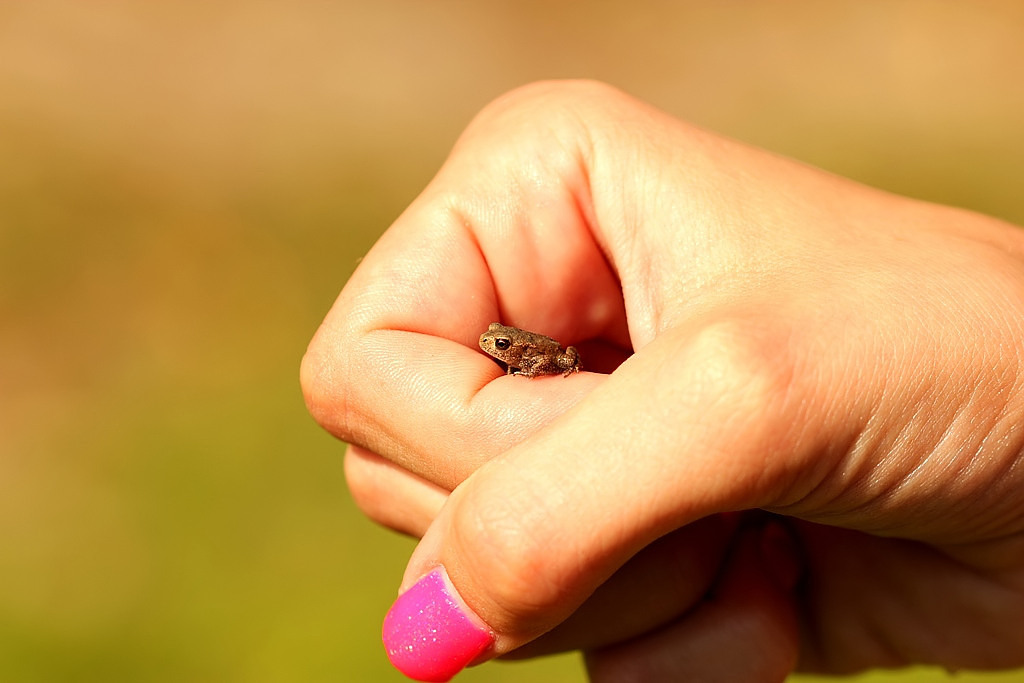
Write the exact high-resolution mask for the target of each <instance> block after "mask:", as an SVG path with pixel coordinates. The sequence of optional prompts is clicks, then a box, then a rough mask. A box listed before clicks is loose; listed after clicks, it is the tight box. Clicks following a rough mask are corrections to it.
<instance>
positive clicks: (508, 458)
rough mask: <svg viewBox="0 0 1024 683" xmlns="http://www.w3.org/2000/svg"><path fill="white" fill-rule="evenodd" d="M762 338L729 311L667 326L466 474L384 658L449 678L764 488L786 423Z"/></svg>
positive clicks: (391, 624)
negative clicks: (638, 557) (671, 537)
mask: <svg viewBox="0 0 1024 683" xmlns="http://www.w3.org/2000/svg"><path fill="white" fill-rule="evenodd" d="M766 348H771V347H766V346H763V345H762V343H761V342H757V341H754V340H753V339H751V337H750V336H749V335H748V334H747V333H746V331H743V330H739V329H738V328H736V326H734V325H716V326H712V327H707V328H703V329H702V330H701V331H699V332H697V333H695V334H690V335H684V334H681V333H679V334H671V333H667V334H663V335H661V336H659V337H658V338H656V339H655V340H654V341H652V342H651V343H650V344H649V345H647V346H646V347H644V348H643V350H642V351H639V352H637V353H636V354H634V355H633V356H632V357H631V358H630V359H629V360H627V361H626V362H625V363H624V364H623V365H622V366H620V367H619V369H618V370H616V372H615V373H613V374H612V375H611V376H609V378H608V380H607V381H606V382H604V383H603V384H602V385H601V386H599V387H598V388H597V389H595V390H594V391H593V392H591V393H590V394H588V395H587V397H586V398H584V399H583V400H582V401H581V402H580V403H579V404H577V405H576V406H575V407H574V408H573V409H571V410H570V411H568V412H567V413H565V414H564V415H562V416H561V417H560V418H558V419H557V420H556V421H554V422H552V423H551V424H550V425H549V426H548V427H547V428H545V429H544V430H542V431H540V432H538V433H537V434H535V435H534V436H533V437H531V438H530V439H528V440H527V441H524V442H523V443H521V444H520V445H518V446H516V447H515V448H513V449H511V450H509V451H507V452H506V453H505V454H503V455H502V456H500V457H498V458H496V459H494V460H492V461H491V462H489V463H487V464H486V465H484V466H483V467H481V468H480V469H479V470H477V472H475V473H474V474H473V475H471V476H470V477H469V478H468V479H466V480H465V482H463V484H462V485H460V486H459V487H458V488H457V489H456V490H455V491H454V492H453V493H452V495H451V496H450V497H449V500H448V502H447V503H446V505H445V507H444V508H443V509H442V511H441V513H440V514H439V515H438V517H437V518H436V519H435V520H434V522H433V524H432V525H431V527H430V528H429V529H428V531H427V533H426V534H425V536H424V537H423V540H422V541H421V542H420V545H419V546H418V547H417V549H416V551H415V553H414V554H413V557H412V559H411V561H410V563H409V566H408V569H407V571H406V575H405V581H404V583H403V592H402V594H401V595H400V597H399V599H398V600H397V601H396V603H395V605H394V606H393V607H392V609H391V611H390V612H389V614H388V616H387V618H386V619H385V625H384V640H385V645H386V647H387V649H388V653H389V656H390V657H391V660H392V662H393V663H394V664H395V665H396V666H397V667H398V668H399V669H400V670H402V671H403V672H404V673H406V674H407V675H409V676H411V677H413V678H417V679H418V680H424V681H444V680H448V679H449V678H450V677H451V676H453V675H454V674H456V673H457V672H458V671H460V670H461V669H462V668H463V667H464V666H466V665H468V664H469V663H471V662H474V661H479V660H483V659H486V658H490V657H493V656H497V655H501V654H504V653H506V652H509V651H510V650H512V649H515V648H516V647H519V646H520V645H522V644H524V643H526V642H528V641H530V640H532V639H534V638H536V637H538V636H540V635H542V634H543V633H545V632H547V631H548V630H550V629H551V628H553V627H554V626H556V625H558V624H559V623H560V622H561V621H562V620H564V619H565V618H566V617H568V616H569V615H570V614H572V612H573V611H574V610H575V609H576V608H577V607H578V606H579V605H580V604H582V603H583V601H584V600H586V599H587V597H588V596H589V595H590V594H591V593H592V592H593V591H594V590H595V589H596V588H597V587H598V586H599V585H601V584H602V583H603V582H604V581H605V580H606V579H607V578H608V577H610V576H611V575H612V574H613V573H614V572H615V571H616V570H617V569H618V568H619V567H621V566H622V565H623V564H624V563H625V562H626V561H627V560H629V558H630V557H632V556H633V555H634V554H635V553H636V552H637V551H639V550H640V549H642V548H643V547H644V546H646V545H648V544H649V543H651V542H653V541H654V540H656V539H657V538H659V537H660V536H662V535H664V534H665V533H668V532H669V531H671V530H673V529H675V528H678V527H681V526H683V525H685V524H688V523H690V522H693V521H695V520H697V519H700V518H702V517H705V516H707V515H709V514H712V513H716V512H722V511H727V510H737V509H745V508H749V507H760V506H761V505H764V504H766V502H767V501H766V492H768V491H777V490H778V488H779V487H778V482H779V481H780V479H781V478H782V477H783V476H784V473H785V472H787V471H789V468H788V467H787V466H786V464H785V460H786V457H785V456H784V455H783V453H784V452H785V451H786V450H787V445H788V444H790V443H791V442H792V440H793V439H795V437H791V436H790V435H789V434H788V433H787V432H788V431H789V430H791V429H792V424H793V422H792V421H791V420H785V419H783V418H784V415H783V414H782V413H783V412H784V406H785V404H786V401H783V400H780V397H782V396H786V397H787V398H788V397H789V393H788V392H786V391H785V389H786V385H785V383H784V382H783V381H782V379H783V378H782V377H779V376H776V370H775V368H777V367H778V366H777V365H776V363H777V360H778V359H777V357H776V358H773V359H769V358H767V352H766V351H764V349H766ZM609 618H614V615H609Z"/></svg>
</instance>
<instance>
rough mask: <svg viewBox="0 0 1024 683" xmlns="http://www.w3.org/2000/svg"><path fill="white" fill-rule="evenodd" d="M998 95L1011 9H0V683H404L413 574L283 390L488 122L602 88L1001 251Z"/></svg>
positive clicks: (1010, 89) (1016, 112)
mask: <svg viewBox="0 0 1024 683" xmlns="http://www.w3.org/2000/svg"><path fill="white" fill-rule="evenodd" d="M1022 64H1024V6H1022V5H1021V4H1020V3H1016V2H972V3H947V2H912V1H906V0H895V1H891V2H885V3H882V2H859V1H844V2H831V3H819V2H810V1H804V2H773V3H754V2H750V3H744V2H722V3H704V2H677V3H668V2H666V3H657V2H634V3H606V2H599V3H593V4H583V3H562V4H554V3H547V2H539V1H537V2H494V3H471V2H464V3H459V2H451V1H443V0H442V1H440V2H412V1H409V2H398V1H395V0H386V1H384V2H376V3H368V2H367V3H356V2H327V1H326V0H264V1H258V0H249V1H244V2H243V1H237V2H236V1H232V0H210V1H208V2H202V3H198V2H197V3H188V2H180V1H171V0H153V1H147V2H137V1H135V2H133V1H131V0H101V1H97V2H74V1H73V0H6V1H5V2H2V3H0V681H19V682H20V681H25V682H33V681H398V680H402V678H401V677H400V676H399V675H398V674H397V673H395V672H393V671H392V670H391V669H390V667H389V666H388V664H387V662H386V660H385V658H384V655H383V651H382V648H381V646H380V643H379V635H378V633H379V624H380V620H381V618H382V616H383V614H384V612H385V611H386V609H387V607H388V606H389V604H390V602H391V600H392V598H393V597H394V591H395V588H396V587H397V585H398V582H399V578H400V576H401V572H402V569H403V566H404V562H405V559H406V557H407V556H408V553H409V552H410V550H411V548H412V541H411V540H409V539H405V538H402V537H399V536H397V535H394V534H392V533H390V532H387V531H384V530H381V529H378V528H376V527H374V526H373V525H372V524H371V523H370V522H368V521H366V520H365V519H363V518H362V517H361V516H360V514H359V512H358V510H357V509H356V508H355V507H354V506H353V504H352V502H351V500H350V498H349V496H348V494H347V492H346V489H345V484H344V478H343V474H342V459H341V454H342V446H341V444H339V443H337V442H335V441H334V440H332V439H331V438H330V437H329V436H327V435H326V434H325V433H322V432H321V431H320V430H319V429H318V428H317V427H316V426H315V425H314V424H313V422H312V420H311V419H310V418H309V417H308V416H307V415H306V413H305V410H304V407H303V405H302V400H301V397H300V395H299V390H298V384H297V370H298V363H299V359H300V357H301V355H302V352H303V350H304V348H305V344H306V342H307V340H308V339H309V337H310V336H311V335H312V333H313V331H314V329H315V327H316V325H317V324H318V322H319V321H320V319H321V317H322V316H323V314H324V313H325V311H326V310H327V308H328V307H329V305H330V303H331V301H332V299H333V297H334V296H335V295H336V294H337V292H338V291H339V290H340V288H341V286H342V285H343V284H344V282H345V280H346V278H347V277H348V275H349V274H350V273H351V271H352V269H353V268H354V266H355V264H356V262H357V260H358V258H359V256H360V255H361V254H363V253H364V252H365V251H366V250H367V249H368V248H369V246H370V245H371V244H372V243H373V241H374V239H375V238H376V237H377V236H378V235H379V234H380V233H381V232H382V231H383V230H384V229H385V228H386V226H387V225H388V224H389V222H390V221H391V220H392V219H393V218H394V217H395V216H396V215H397V214H398V213H399V212H400V211H401V210H402V208H403V207H404V206H405V205H406V204H407V203H408V202H409V201H410V200H411V199H412V197H414V196H415V194H416V193H417V192H418V191H419V189H420V188H422V186H423V185H424V184H425V183H426V182H427V181H428V179H429V178H430V176H431V175H432V173H433V172H434V171H435V170H436V168H437V167H438V166H439V164H440V163H441V162H442V161H443V159H444V156H445V154H446V152H447V150H448V148H449V147H450V146H451V144H452V142H453V141H454V139H455V137H456V135H457V134H458V132H459V131H460V130H461V128H462V127H463V126H464V125H465V124H466V122H467V121H468V119H469V118H470V117H471V116H472V115H473V113H474V112H475V111H477V110H478V109H479V108H480V107H481V106H482V105H484V104H485V103H486V102H487V101H488V100H490V99H491V98H493V97H495V96H497V95H498V94H500V93H502V92H504V91H506V90H508V89H510V88H512V87H514V86H516V85H519V84H522V83H525V82H528V81H531V80H536V79H540V78H550V77H579V76H585V77H592V78H599V79H602V80H606V81H609V82H611V83H613V84H616V85H618V86H620V87H622V88H624V89H626V90H628V91H630V92H632V93H634V94H636V95H638V96H640V97H642V98H645V99H647V100H649V101H651V102H653V103H655V104H656V105H658V106H660V107H662V108H664V109H666V110H668V111H670V112H672V113H674V114H676V115H678V116H681V117H684V118H687V119H690V120H692V121H695V122H696V123H699V124H701V125H704V126H707V127H709V128H712V129H715V130H718V131H720V132H723V133H726V134H729V135H732V136H735V137H738V138H740V139H744V140H747V141H750V142H753V143H755V144H759V145H762V146H765V147H768V148H771V149H774V150H777V151H779V152H781V153H784V154H789V155H792V156H795V157H797V158H800V159H803V160H805V161H807V162H809V163H813V164H816V165H820V166H823V167H825V168H828V169H830V170H832V171H835V172H837V173H840V174H844V175H850V176H853V177H855V178H858V179H860V180H863V181H865V182H868V183H871V184H874V185H879V186H882V187H885V188H888V189H891V190H893V191H895V192H900V193H905V194H910V195H914V196H918V197H923V198H926V199H931V200H935V201H941V202H945V203H951V204H957V205H961V206H966V207H969V208H973V209H976V210H979V211H983V212H986V213H991V214H995V215H998V216H1001V217H1004V218H1007V219H1009V220H1011V221H1015V222H1018V223H1022V222H1024V201H1022V193H1021V184H1020V179H1021V178H1024V126H1022V125H1021V122H1022V121H1024V88H1022V87H1021V82H1022V81H1021V66H1022ZM1008 627H1017V628H1024V624H1018V625H1010V626H1008ZM460 680H465V681H537V682H542V683H543V682H545V681H569V682H573V681H582V680H583V673H582V668H581V666H580V663H579V660H578V658H577V657H575V656H572V655H570V656H564V657H558V658H552V659H548V660H543V661H540V662H532V663H515V664H503V663H498V664H488V665H486V666H483V667H480V668H477V669H474V670H472V671H470V672H467V673H466V674H464V675H463V677H462V678H461V679H460ZM800 680H812V679H809V678H801V679H800ZM864 680H873V681H939V680H946V675H945V674H943V673H941V672H937V671H931V670H922V671H918V672H911V673H908V674H899V675H897V674H885V675H872V676H869V677H867V678H865V679H864ZM957 680H959V681H983V680H984V681H1024V674H1021V673H1016V674H1012V673H1007V674H997V675H981V674H978V675H975V674H961V675H959V676H957Z"/></svg>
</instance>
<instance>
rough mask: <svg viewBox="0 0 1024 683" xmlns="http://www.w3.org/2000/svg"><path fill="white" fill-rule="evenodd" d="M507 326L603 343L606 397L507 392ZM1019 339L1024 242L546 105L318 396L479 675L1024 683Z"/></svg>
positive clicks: (993, 223)
mask: <svg viewBox="0 0 1024 683" xmlns="http://www.w3.org/2000/svg"><path fill="white" fill-rule="evenodd" d="M554 231H557V239H553V238H552V232H554ZM492 320H503V321H506V322H508V323H509V324H512V325H515V326H517V327H522V328H525V329H543V330H545V331H549V332H550V333H551V334H552V335H553V336H554V337H555V338H558V339H587V340H592V341H591V342H589V343H588V344H589V346H584V345H581V349H580V353H581V354H582V355H584V356H586V357H587V359H588V369H592V370H595V372H581V373H579V374H573V375H571V376H570V377H567V378H566V379H564V380H562V381H558V382H523V381H517V378H514V377H504V376H502V374H501V371H500V370H499V369H498V368H497V367H496V366H495V364H494V363H493V362H492V361H491V360H490V359H489V358H487V357H486V356H484V355H482V354H480V353H479V351H477V350H476V343H477V335H478V334H479V331H480V330H482V329H485V328H486V327H487V324H488V323H489V322H490V321H492ZM1022 340H1024V237H1022V233H1021V231H1020V230H1019V229H1018V228H1016V227H1014V226H1011V225H1009V224H1006V223H1003V222H1001V221H998V220H995V219H992V218H989V217H985V216H981V215H977V214H973V213H970V212H965V211H961V210H957V209H952V208H949V207H943V206H937V205H933V204H927V203H922V202H917V201H912V200H908V199H906V198H902V197H897V196H893V195H889V194H886V193H884V192H880V191H877V190H874V189H871V188H867V187H864V186H861V185H858V184H856V183H853V182H850V181H848V180H845V179H842V178H837V177H834V176H831V175H829V174H827V173H824V172H822V171H819V170H816V169H813V168H808V167H806V166H803V165H801V164H798V163H795V162H793V161H790V160H787V159H783V158H779V157H777V156H775V155H772V154H769V153H766V152H764V151H761V150H757V149H752V148H750V147H746V146H744V145H741V144H738V143H736V142H733V141H730V140H727V139H724V138H721V137H718V136H715V135H712V134H710V133H708V132H706V131H703V130H700V129H697V128H694V127H692V126H689V125H687V124H685V123H683V122H680V121H678V120H675V119H673V118H671V117H669V116H667V115H665V114H663V113H661V112H658V111H656V110H654V109H652V108H650V107H648V106H647V105H645V104H643V103H641V102H638V101H636V100H634V99H632V98H629V97H628V96H626V95H624V94H622V93H620V92H617V91H615V90H612V89H610V88H607V87H605V86H602V85H599V84H592V83H545V84H537V85H533V86H530V87H527V88H524V89H521V90H518V91H516V92H513V93H511V94H509V95H507V96H505V97H503V98H501V99H499V100H498V101H497V102H495V103H493V104H492V105H490V106H489V107H488V108H487V109H485V110H484V111H483V112H482V113H481V114H480V115H479V116H478V118H477V119H476V120H475V121H474V122H473V123H472V125H470V127H469V128H468V129H467V130H466V132H465V133H464V134H463V136H462V138H461V139H460V140H459V142H458V144H457V145H456V147H455V149H454V150H453V152H452V154H451V156H450V158H449V159H448V161H447V162H446V163H445V165H444V167H443V168H442V169H441V170H440V172H439V173H438V175H437V177H436V178H435V179H434V181H433V182H432V183H431V184H430V185H429V186H428V187H427V188H426V190H425V191H424V192H423V194H422V195H421V196H420V197H419V198H417V199H416V200H415V201H414V202H413V203H412V205H411V206H410V207H409V208H408V210H407V211H406V212H405V213H404V214H403V215H402V216H401V217H400V218H399V219H398V220H397V221H396V223H395V224H394V225H393V226H392V227H391V228H390V229H389V230H388V231H387V232H386V233H385V234H384V236H383V237H382V238H381V239H380V241H379V242H378V243H377V245H375V246H374V248H373V249H372V250H371V251H370V253H369V254H368V255H367V256H366V258H365V259H364V260H363V262H362V263H361V265H360V267H359V269H358V271H357V272H356V273H355V275H353V277H352V279H351V280H350V281H349V282H348V284H347V285H346V286H345V288H344V290H343V291H342V293H341V295H340V297H339V298H338V300H337V302H336V303H335V305H334V307H333V308H332V310H331V311H330V313H329V314H328V316H327V318H326V320H325V321H324V323H323V325H322V326H321V328H320V329H319V331H318V332H317V334H316V336H315V338H314V339H313V342H312V343H311V345H310V347H309V351H308V353H307V354H306V357H305V359H304V361H303V365H302V383H303V388H304V391H305V396H306V401H307V404H308V406H309V408H310V410H311V411H312V413H313V415H314V416H315V417H316V419H317V420H318V421H319V422H320V423H321V424H322V425H323V426H324V427H326V428H327V429H329V430H330V431H331V432H332V433H334V434H336V435H337V436H338V437H339V438H341V439H343V440H345V441H347V442H348V443H350V444H352V445H351V447H350V448H349V450H348V452H347V455H346V473H347V475H348V480H349V485H350V487H351V490H352V493H353V496H354V498H355V500H356V501H357V503H358V504H359V505H360V506H361V508H362V509H363V510H364V511H365V512H366V514H368V515H369V516H370V517H372V518H373V519H375V520H377V521H378V522H380V523H382V524H384V525H387V526H389V527H392V528H395V529H399V530H402V531H405V532H407V533H411V534H416V535H422V536H423V538H422V540H421V542H420V544H419V546H418V547H417V549H416V551H415V552H414V554H413V556H412V558H411V560H410V562H409V565H408V567H407V570H406V574H405V579H404V582H403V587H407V586H409V585H411V584H412V583H413V582H415V581H416V580H417V579H418V578H419V577H420V576H422V575H423V574H425V573H427V572H428V571H429V570H430V569H431V568H432V567H434V566H436V565H437V564H438V563H441V564H443V565H444V566H445V567H446V569H447V570H448V573H449V575H450V577H451V579H452V581H453V584H454V585H455V587H456V588H457V589H458V591H459V592H460V594H461V595H462V597H463V598H464V600H465V601H466V603H467V604H468V605H469V606H470V607H471V608H472V609H473V610H474V611H475V612H476V613H477V614H478V615H479V616H480V617H481V618H482V619H483V620H484V621H485V622H486V623H487V624H489V625H490V626H491V627H492V629H493V630H494V632H495V634H496V641H495V644H494V647H493V648H492V649H491V650H490V651H488V652H487V653H485V656H484V657H483V658H484V659H486V658H489V657H494V656H501V655H506V654H508V653H511V652H513V651H515V654H516V655H517V656H531V655H534V654H539V653H542V652H546V651H551V650H558V649H568V648H579V649H583V650H585V651H586V652H587V663H588V669H589V671H590V675H591V677H592V678H593V680H595V681H604V682H606V681H646V680H652V681H655V680H666V679H668V680H673V679H683V678H685V677H689V678H694V679H697V680H751V681H758V680H764V681H772V680H782V679H783V678H784V677H785V676H786V674H787V673H788V672H789V671H790V670H792V669H794V668H799V669H802V670H813V671H827V672H832V673H845V672H851V671H856V670H860V669H864V668H868V667H878V666H887V667H891V666H901V665H906V664H912V663H928V664H938V665H941V666H945V667H949V668H952V669H956V668H965V667H970V668H1001V667H1014V666H1021V665H1024V628H1021V622H1022V615H1024V534H1022V531H1024V391H1022V388H1024V386H1022V385H1024V341H1022ZM592 359H593V360H592ZM755 510H765V511H770V512H771V513H773V514H772V515H771V516H766V515H765V513H764V512H750V511H755Z"/></svg>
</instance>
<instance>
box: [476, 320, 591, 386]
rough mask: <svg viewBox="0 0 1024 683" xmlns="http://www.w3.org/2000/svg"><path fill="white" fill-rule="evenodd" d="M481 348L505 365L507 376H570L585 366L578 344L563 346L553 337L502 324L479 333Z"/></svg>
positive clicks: (495, 324)
mask: <svg viewBox="0 0 1024 683" xmlns="http://www.w3.org/2000/svg"><path fill="white" fill-rule="evenodd" d="M480 348H481V349H483V351H484V353H486V354H488V355H489V356H494V357H495V358H497V359H498V360H500V361H501V362H502V363H504V364H505V366H506V370H505V374H506V375H523V376H524V377H536V376H538V375H557V374H559V373H561V375H562V376H563V377H567V376H568V375H569V374H571V373H573V372H579V371H580V370H581V369H582V368H583V365H582V364H581V363H580V354H579V352H578V351H577V350H576V347H575V346H570V347H569V348H567V349H563V348H562V346H561V345H560V344H559V343H558V342H557V341H555V340H554V339H552V338H551V337H545V336H544V335H543V334H537V333H536V332H527V331H526V330H520V329H519V328H518V327H508V326H506V325H502V324H501V323H491V324H490V325H489V326H488V327H487V331H486V332H484V333H483V334H482V335H480Z"/></svg>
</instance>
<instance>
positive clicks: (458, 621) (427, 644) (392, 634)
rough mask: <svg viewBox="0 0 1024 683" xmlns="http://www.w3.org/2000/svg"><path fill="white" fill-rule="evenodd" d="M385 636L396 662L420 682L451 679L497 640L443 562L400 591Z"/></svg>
mask: <svg viewBox="0 0 1024 683" xmlns="http://www.w3.org/2000/svg"><path fill="white" fill-rule="evenodd" d="M383 636H384V647H385V648H386V649H387V653H388V659H390V660H391V663H392V664H393V665H394V666H395V668H396V669H398V670H399V671H401V672H402V673H403V674H405V675H406V676H408V677H409V678H412V679H415V680H417V681H448V680H451V678H452V676H454V675H455V674H457V673H459V672H460V671H462V670H463V669H464V668H465V667H466V665H467V664H469V663H470V662H471V661H473V660H474V659H476V657H477V656H478V655H479V654H480V653H481V652H483V651H484V650H485V649H486V648H487V647H488V646H489V645H490V644H491V643H492V642H494V635H493V634H492V633H491V630H490V629H489V628H487V626H486V625H485V624H484V623H483V622H482V621H481V620H480V618H479V617H477V616H476V615H475V614H473V613H472V612H471V611H470V610H469V608H468V607H466V605H465V603H463V602H462V598H460V597H459V594H458V593H457V592H456V591H455V587H454V586H452V584H451V581H450V580H449V579H448V574H447V572H445V570H444V568H443V567H438V568H437V569H435V570H434V571H432V572H430V573H429V574H427V575H426V576H424V577H423V578H422V579H420V580H419V581H417V582H416V583H415V584H413V586H412V587H411V588H409V590H407V591H405V592H404V593H402V594H401V595H400V596H398V599H397V600H396V601H395V604H394V605H392V606H391V609H390V610H389V611H388V615H387V616H386V617H384V630H383Z"/></svg>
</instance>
